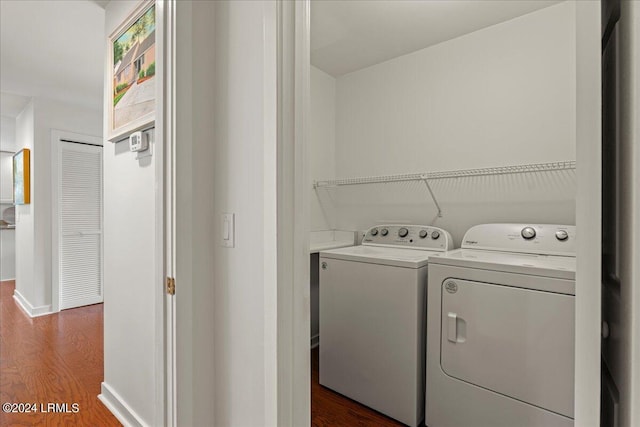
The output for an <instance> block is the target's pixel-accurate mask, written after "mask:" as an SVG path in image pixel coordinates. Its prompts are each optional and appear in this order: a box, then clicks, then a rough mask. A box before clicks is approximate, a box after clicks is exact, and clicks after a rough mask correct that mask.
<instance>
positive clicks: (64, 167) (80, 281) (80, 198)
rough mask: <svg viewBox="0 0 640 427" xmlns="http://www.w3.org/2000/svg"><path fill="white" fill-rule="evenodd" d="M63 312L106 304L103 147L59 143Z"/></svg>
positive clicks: (60, 289)
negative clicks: (103, 240) (103, 265)
mask: <svg viewBox="0 0 640 427" xmlns="http://www.w3.org/2000/svg"><path fill="white" fill-rule="evenodd" d="M59 150H60V151H59V153H58V162H59V164H58V166H59V173H58V212H59V216H58V220H59V228H58V229H59V233H60V234H59V240H58V242H59V245H60V247H59V254H60V255H59V261H60V264H59V269H58V272H59V275H60V277H59V294H60V309H61V310H63V309H66V308H73V307H79V306H82V305H89V304H96V303H99V302H102V300H103V294H102V288H103V286H102V147H97V146H92V145H82V144H75V143H69V142H63V141H60V145H59Z"/></svg>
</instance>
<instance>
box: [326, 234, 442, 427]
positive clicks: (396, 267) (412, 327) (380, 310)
mask: <svg viewBox="0 0 640 427" xmlns="http://www.w3.org/2000/svg"><path fill="white" fill-rule="evenodd" d="M452 248H453V246H452V239H451V235H450V234H449V233H448V232H447V231H445V230H442V229H440V228H436V227H429V226H418V225H382V226H378V227H373V228H371V229H369V230H368V231H367V232H366V234H365V236H364V239H363V241H362V245H361V246H353V247H350V248H342V249H335V250H329V251H323V252H320V349H319V357H320V384H322V385H323V386H325V387H328V388H330V389H332V390H335V391H337V392H338V393H341V394H343V395H345V396H347V397H350V398H351V399H353V400H356V401H358V402H360V403H362V404H364V405H366V406H369V407H371V408H373V409H375V410H377V411H379V412H381V413H383V414H385V415H388V416H389V417H391V418H394V419H396V420H398V421H401V422H403V423H405V424H407V425H410V426H417V425H419V423H420V422H421V421H422V420H423V419H424V373H425V355H424V352H425V341H424V337H425V324H426V317H425V316H426V314H425V309H426V301H425V297H426V286H427V262H428V260H429V257H430V256H432V255H433V254H436V253H442V252H444V251H446V250H450V249H452Z"/></svg>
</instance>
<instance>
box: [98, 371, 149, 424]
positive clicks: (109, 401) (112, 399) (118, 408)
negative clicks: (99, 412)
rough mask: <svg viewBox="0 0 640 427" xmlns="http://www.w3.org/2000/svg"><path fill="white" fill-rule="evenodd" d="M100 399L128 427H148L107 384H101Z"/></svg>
mask: <svg viewBox="0 0 640 427" xmlns="http://www.w3.org/2000/svg"><path fill="white" fill-rule="evenodd" d="M98 399H100V401H101V402H102V403H103V404H104V406H106V407H107V409H109V411H111V413H112V414H113V415H114V416H115V417H116V418H117V419H118V421H120V422H121V423H122V424H124V425H125V426H126V427H146V426H147V424H145V423H144V421H142V419H141V418H140V416H139V415H138V414H136V413H135V411H134V410H133V409H131V407H130V406H129V405H127V403H126V402H125V401H124V400H123V399H122V397H120V395H119V394H118V393H116V392H115V391H114V390H113V389H112V388H111V387H109V385H108V384H106V383H104V382H103V383H101V384H100V394H99V395H98Z"/></svg>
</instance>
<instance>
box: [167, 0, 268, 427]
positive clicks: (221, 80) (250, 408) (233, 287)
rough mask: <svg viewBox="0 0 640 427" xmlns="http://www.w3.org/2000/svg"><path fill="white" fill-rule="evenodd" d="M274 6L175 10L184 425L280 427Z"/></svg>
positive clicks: (181, 5) (202, 5)
mask: <svg viewBox="0 0 640 427" xmlns="http://www.w3.org/2000/svg"><path fill="white" fill-rule="evenodd" d="M271 8H273V9H275V2H270V1H269V2H260V1H228V2H227V1H218V2H178V13H177V16H178V20H179V21H178V25H177V28H178V48H177V54H178V57H179V60H178V69H177V72H176V79H177V84H178V89H177V97H178V106H177V110H176V111H177V114H178V118H177V128H178V134H179V135H180V138H179V139H178V141H177V147H176V149H177V153H176V157H177V189H176V194H177V206H176V207H177V212H176V224H177V236H176V238H177V267H176V288H177V289H176V303H177V316H178V318H177V328H178V331H177V340H178V345H177V361H178V377H177V383H178V384H177V388H178V389H177V396H178V425H185V426H188V425H219V426H273V425H275V419H274V418H273V414H275V413H276V412H277V409H276V407H275V405H276V403H277V400H276V396H277V390H276V382H275V380H274V379H275V375H276V361H277V359H276V337H277V334H276V331H275V318H274V317H273V312H275V307H272V305H271V304H269V303H268V300H269V298H275V295H274V294H273V289H275V283H274V282H272V281H271V280H272V279H273V276H272V275H270V274H269V273H268V271H266V269H267V268H269V266H270V265H269V264H268V263H267V262H266V261H265V260H267V259H270V257H271V256H272V254H273V253H275V252H276V243H277V241H276V239H275V235H273V236H271V238H270V239H265V234H269V232H270V230H274V229H275V223H270V222H269V218H275V203H274V202H275V201H274V200H272V199H271V198H270V197H272V196H271V195H270V193H269V191H270V190H271V189H273V188H274V186H275V182H272V181H270V180H269V179H267V178H266V176H267V175H266V174H268V173H270V174H272V173H273V172H274V171H275V164H274V163H271V160H273V159H272V158H271V157H270V154H269V153H271V152H275V137H274V133H272V132H271V131H268V130H267V128H268V127H269V126H274V121H273V120H271V121H269V120H268V114H270V112H271V113H273V107H275V99H271V98H269V97H268V96H267V95H266V92H267V91H269V90H271V91H275V87H276V86H275V71H274V70H275V67H273V69H272V68H270V67H271V65H269V64H271V63H273V64H275V49H272V51H267V48H268V42H267V39H268V35H267V34H269V29H268V25H272V26H273V25H274V23H275V16H274V17H273V18H269V13H272V12H273V11H272V10H271ZM212 23H213V25H212ZM272 34H273V36H274V38H275V31H273V30H272ZM212 48H213V49H212ZM214 55H215V61H214ZM269 72H273V73H274V74H273V76H274V78H273V79H272V80H269V79H267V78H266V77H265V75H268V74H269ZM205 82H206V84H205ZM269 206H272V208H269ZM223 212H228V213H235V219H236V227H235V247H234V248H225V247H222V245H221V231H220V224H221V221H220V216H221V214H222V213H223ZM270 292H271V293H270Z"/></svg>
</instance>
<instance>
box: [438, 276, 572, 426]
mask: <svg viewBox="0 0 640 427" xmlns="http://www.w3.org/2000/svg"><path fill="white" fill-rule="evenodd" d="M551 280H553V279H551ZM441 319H442V324H441V327H442V329H441V332H442V333H441V339H442V346H441V360H440V361H441V365H442V369H443V370H444V372H446V373H447V374H448V375H449V376H452V377H454V378H458V379H460V380H462V381H466V382H468V383H471V384H475V385H477V386H480V387H483V388H486V389H489V390H492V391H494V392H496V393H500V394H503V395H505V396H508V397H512V398H514V399H518V400H521V401H523V402H527V403H530V404H532V405H535V406H538V407H542V408H545V409H547V410H549V411H553V412H556V413H558V414H562V415H565V416H567V417H571V418H573V379H574V373H573V367H574V359H573V357H574V297H573V296H570V295H563V294H555V293H551V292H542V291H534V290H530V289H521V288H515V287H510V286H502V285H493V284H487V283H481V282H471V281H467V280H458V279H447V280H445V281H444V282H443V283H442V318H441Z"/></svg>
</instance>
